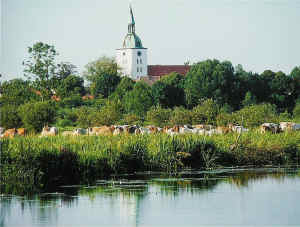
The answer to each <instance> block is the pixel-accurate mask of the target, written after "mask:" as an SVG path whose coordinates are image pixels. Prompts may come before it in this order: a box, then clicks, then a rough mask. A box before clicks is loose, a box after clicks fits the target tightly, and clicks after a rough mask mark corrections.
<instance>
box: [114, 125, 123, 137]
mask: <svg viewBox="0 0 300 227" xmlns="http://www.w3.org/2000/svg"><path fill="white" fill-rule="evenodd" d="M123 132H124V129H123V128H122V127H121V126H115V130H114V132H113V135H120V134H122V133H123Z"/></svg>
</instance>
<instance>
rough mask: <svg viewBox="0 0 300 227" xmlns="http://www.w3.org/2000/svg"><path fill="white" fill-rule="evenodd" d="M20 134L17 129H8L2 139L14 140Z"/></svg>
mask: <svg viewBox="0 0 300 227" xmlns="http://www.w3.org/2000/svg"><path fill="white" fill-rule="evenodd" d="M17 134H18V131H17V130H16V129H15V128H11V129H7V130H5V132H4V133H3V134H2V138H14V137H15V136H16V135H17Z"/></svg>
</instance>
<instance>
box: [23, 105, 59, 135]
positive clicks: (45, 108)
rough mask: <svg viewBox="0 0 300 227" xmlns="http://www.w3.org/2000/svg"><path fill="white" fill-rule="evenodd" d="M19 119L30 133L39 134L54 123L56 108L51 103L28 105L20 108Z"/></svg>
mask: <svg viewBox="0 0 300 227" xmlns="http://www.w3.org/2000/svg"><path fill="white" fill-rule="evenodd" d="M18 114H19V117H20V118H21V119H22V122H23V124H24V126H25V128H27V129H28V130H29V131H34V132H38V131H41V129H42V128H43V127H44V125H48V124H51V123H53V122H54V119H55V115H56V108H55V106H54V104H53V103H52V102H50V101H48V102H36V103H27V104H24V105H22V106H20V107H19V109H18Z"/></svg>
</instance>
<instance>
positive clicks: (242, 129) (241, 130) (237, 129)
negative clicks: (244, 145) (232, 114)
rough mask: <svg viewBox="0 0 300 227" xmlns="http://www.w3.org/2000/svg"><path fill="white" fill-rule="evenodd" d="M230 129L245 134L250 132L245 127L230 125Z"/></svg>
mask: <svg viewBox="0 0 300 227" xmlns="http://www.w3.org/2000/svg"><path fill="white" fill-rule="evenodd" d="M228 128H230V129H231V130H232V131H233V132H237V133H243V132H248V131H249V129H247V128H244V127H243V126H239V125H233V124H228Z"/></svg>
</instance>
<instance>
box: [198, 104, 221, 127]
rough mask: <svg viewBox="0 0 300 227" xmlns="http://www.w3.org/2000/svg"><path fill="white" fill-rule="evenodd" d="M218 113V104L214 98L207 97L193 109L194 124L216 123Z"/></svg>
mask: <svg viewBox="0 0 300 227" xmlns="http://www.w3.org/2000/svg"><path fill="white" fill-rule="evenodd" d="M218 113H219V106H218V104H216V103H215V102H214V101H213V100H212V99H207V100H205V101H204V102H203V103H202V104H200V105H198V106H196V107H194V109H193V110H192V118H193V119H192V121H193V124H215V121H216V117H217V115H218Z"/></svg>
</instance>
